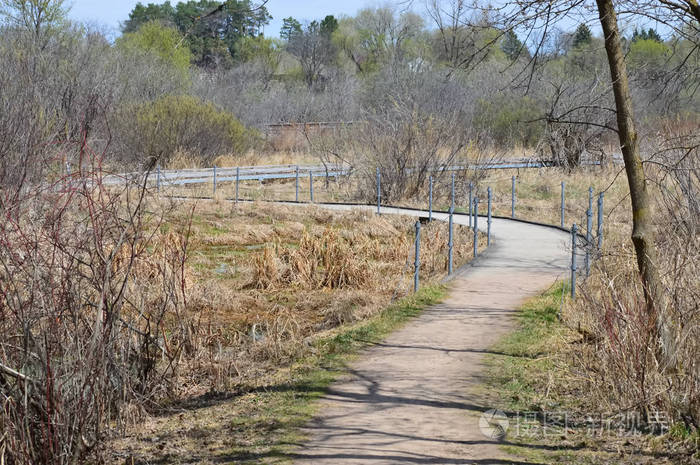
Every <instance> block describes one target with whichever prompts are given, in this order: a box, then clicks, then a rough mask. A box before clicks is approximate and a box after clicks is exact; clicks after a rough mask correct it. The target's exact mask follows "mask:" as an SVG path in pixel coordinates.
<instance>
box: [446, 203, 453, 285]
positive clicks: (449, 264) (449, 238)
mask: <svg viewBox="0 0 700 465" xmlns="http://www.w3.org/2000/svg"><path fill="white" fill-rule="evenodd" d="M453 214H454V208H453V207H450V221H449V226H448V228H449V229H448V236H447V274H448V275H451V274H452V245H453V237H452V228H453V224H454V221H453Z"/></svg>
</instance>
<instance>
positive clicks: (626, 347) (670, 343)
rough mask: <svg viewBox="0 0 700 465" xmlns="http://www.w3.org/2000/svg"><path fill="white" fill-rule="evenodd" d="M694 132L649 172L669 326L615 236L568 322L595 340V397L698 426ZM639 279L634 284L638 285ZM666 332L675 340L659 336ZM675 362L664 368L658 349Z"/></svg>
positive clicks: (591, 359)
mask: <svg viewBox="0 0 700 465" xmlns="http://www.w3.org/2000/svg"><path fill="white" fill-rule="evenodd" d="M697 159H698V144H697V137H696V136H695V135H694V134H691V135H688V134H686V135H685V136H678V137H677V138H670V137H665V138H664V139H663V140H662V142H661V143H660V145H659V146H658V147H657V154H656V155H655V156H654V157H653V158H652V160H654V161H655V162H657V163H659V164H658V165H656V168H654V169H650V170H649V171H650V173H651V175H652V178H653V179H654V182H655V186H656V189H654V195H655V198H656V200H657V201H656V212H655V214H656V226H657V228H658V237H659V238H660V239H659V240H657V246H658V248H659V266H660V270H661V276H662V282H663V287H664V293H665V295H666V296H667V306H666V307H665V308H663V309H659V310H658V311H663V312H664V314H665V315H666V318H665V319H664V327H663V328H659V327H658V325H657V324H656V319H657V317H656V314H652V315H650V314H649V313H648V312H647V311H646V306H645V305H646V304H645V294H644V289H643V288H642V286H641V284H639V280H638V274H637V273H638V272H637V270H636V263H635V259H634V251H633V249H632V244H631V243H627V242H623V241H622V239H621V238H620V236H613V238H612V240H613V241H614V247H615V249H616V253H615V254H605V255H603V257H602V259H601V260H600V261H599V262H597V263H596V266H595V267H594V270H593V273H592V275H591V278H589V280H588V281H587V283H586V285H585V287H584V288H583V291H584V292H583V298H582V299H580V300H579V301H577V303H576V305H575V306H574V308H573V310H572V312H571V314H570V315H569V317H568V318H569V321H570V323H571V324H572V325H573V326H574V327H577V328H579V329H580V330H581V331H582V332H584V334H588V335H592V340H593V341H595V342H594V343H593V344H592V345H591V346H590V348H589V350H590V352H589V353H588V356H587V357H582V358H581V362H582V364H583V367H584V372H585V373H587V377H588V380H589V385H588V386H587V387H588V388H589V390H590V392H592V393H593V396H592V397H593V398H595V399H596V400H598V401H599V400H602V401H603V402H604V405H605V406H607V407H608V408H609V409H610V410H611V411H617V410H620V409H622V410H628V409H629V410H636V411H639V412H641V413H642V414H643V415H644V417H645V418H647V419H653V418H651V415H652V413H654V412H662V414H663V415H665V416H666V417H667V418H668V419H669V420H670V421H682V422H684V423H685V424H686V425H689V426H693V427H695V428H697V427H699V426H700V364H698V361H700V344H699V343H698V341H700V281H698V279H697V276H698V274H699V273H700V267H699V266H698V264H699V263H700V242H698V238H697V234H698V230H697V216H696V214H695V213H694V211H693V209H695V208H696V205H697V195H698V192H699V191H698V188H699V187H700V183H699V182H698V167H697V166H696V165H695V161H693V160H697ZM635 283H637V284H635ZM660 331H667V333H668V334H670V335H671V336H670V337H664V338H663V339H662V338H661V337H660ZM661 350H663V351H665V352H666V353H667V354H670V356H671V357H672V360H674V364H673V365H672V366H662V365H660V364H659V363H658V362H657V360H658V353H659V351H661Z"/></svg>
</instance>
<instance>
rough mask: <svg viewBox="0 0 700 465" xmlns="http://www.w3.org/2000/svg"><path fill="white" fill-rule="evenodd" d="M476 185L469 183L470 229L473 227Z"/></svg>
mask: <svg viewBox="0 0 700 465" xmlns="http://www.w3.org/2000/svg"><path fill="white" fill-rule="evenodd" d="M473 193H474V183H473V182H472V181H469V227H470V228H471V227H472V203H473V202H474V197H473V195H474V194H473Z"/></svg>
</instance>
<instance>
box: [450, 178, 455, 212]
mask: <svg viewBox="0 0 700 465" xmlns="http://www.w3.org/2000/svg"><path fill="white" fill-rule="evenodd" d="M454 210H455V174H454V173H452V194H451V196H450V211H451V212H454Z"/></svg>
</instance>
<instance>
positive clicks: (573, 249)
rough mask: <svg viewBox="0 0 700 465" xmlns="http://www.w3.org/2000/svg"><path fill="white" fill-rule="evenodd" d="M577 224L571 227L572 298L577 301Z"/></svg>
mask: <svg viewBox="0 0 700 465" xmlns="http://www.w3.org/2000/svg"><path fill="white" fill-rule="evenodd" d="M576 231H577V228H576V223H574V225H573V226H571V298H572V299H576Z"/></svg>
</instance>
